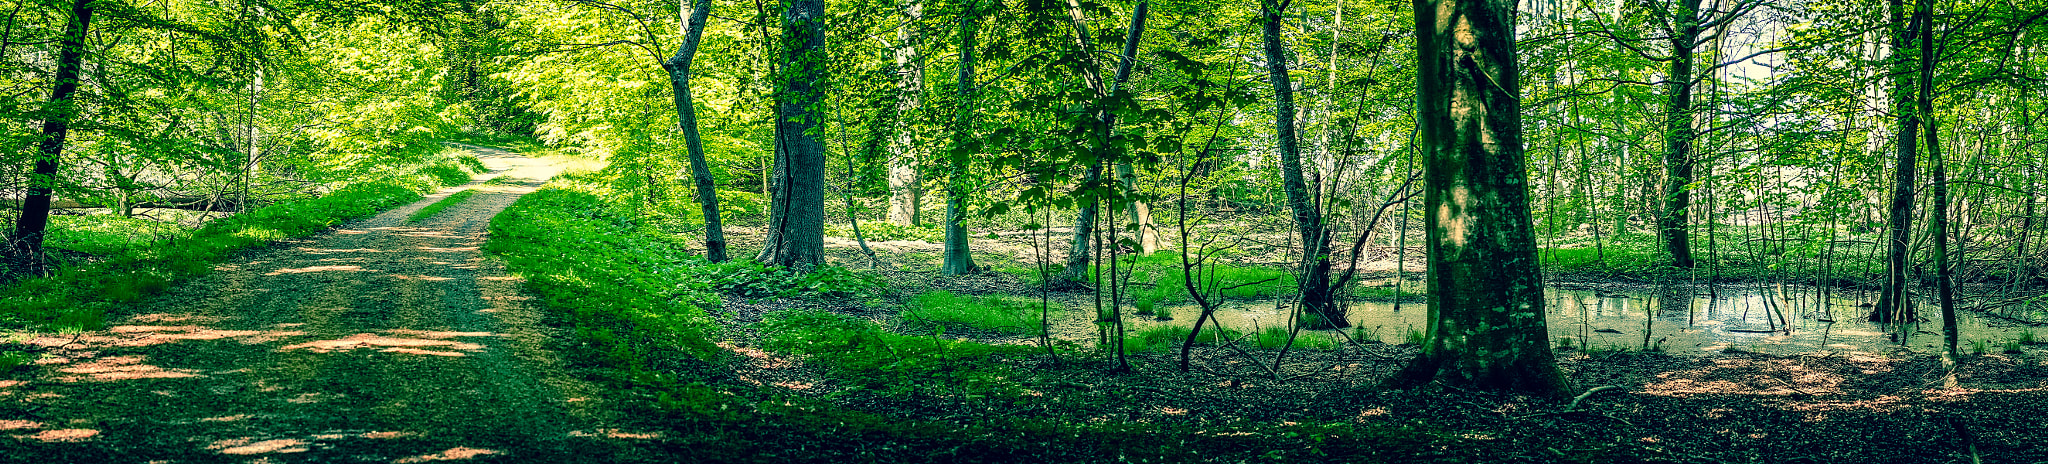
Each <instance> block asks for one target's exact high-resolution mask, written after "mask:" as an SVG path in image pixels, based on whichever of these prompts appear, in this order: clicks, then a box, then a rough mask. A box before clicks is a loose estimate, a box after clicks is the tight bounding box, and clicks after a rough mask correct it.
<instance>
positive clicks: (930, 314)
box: [901, 290, 1043, 335]
mask: <svg viewBox="0 0 2048 464" xmlns="http://www.w3.org/2000/svg"><path fill="white" fill-rule="evenodd" d="M901 317H902V318H903V320H904V321H906V322H912V323H920V324H927V325H939V326H944V325H960V326H966V327H972V328H976V329H981V330H988V331H994V332H1000V333H1006V334H1020V335H1021V334H1032V335H1035V334H1038V333H1041V332H1042V331H1043V330H1042V329H1043V327H1041V321H1040V320H1039V308H1038V304H1037V303H1035V302H1027V301H1023V300H1020V299H1014V298H1008V297H1000V296H994V297H973V296H960V295H955V294H953V292H948V291H944V290H939V291H933V292H927V293H925V294H922V295H918V296H917V297H916V298H913V299H911V302H910V305H909V307H908V308H905V309H904V310H903V312H902V314H901Z"/></svg>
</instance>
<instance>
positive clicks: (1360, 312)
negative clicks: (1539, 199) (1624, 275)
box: [1054, 284, 2048, 355]
mask: <svg viewBox="0 0 2048 464" xmlns="http://www.w3.org/2000/svg"><path fill="white" fill-rule="evenodd" d="M1545 297H1546V299H1547V301H1546V311H1547V322H1548V324H1549V327H1550V337H1551V343H1553V344H1562V343H1565V341H1566V340H1569V343H1570V344H1571V345H1572V346H1573V348H1575V349H1592V350H1641V349H1644V347H1645V346H1648V347H1651V348H1653V349H1661V350H1663V351H1666V352H1669V353H1672V354H1679V355H1687V354H1691V355H1700V354H1712V353H1718V352H1722V351H1727V350H1740V351H1750V352H1760V353H1772V354H1797V353H1804V352H1812V351H1822V350H1826V351H1864V352H1879V351H1884V350H1889V349H1893V348H1895V347H1898V346H1900V343H1899V342H1898V341H1897V337H1898V336H1899V334H1901V333H1903V334H1906V335H1905V345H1907V346H1910V347H1912V348H1913V349H1915V350H1918V351H1932V350H1935V349H1938V348H1937V347H1938V346H1939V344H1940V343H1941V336H1940V332H1941V320H1940V308H1939V307H1938V306H1936V305H1935V304H1934V303H1932V302H1927V301H1922V302H1920V303H1919V305H1918V306H1917V310H1918V311H1919V314H1920V317H1921V319H1922V320H1923V321H1924V322H1920V323H1917V324H1903V325H1902V324H1877V323H1871V322H1867V321H1866V319H1865V317H1866V316H1867V315H1868V314H1869V312H1870V308H1869V307H1868V306H1864V303H1865V302H1869V301H1874V300H1875V293H1874V292H1869V291H1862V292H1859V291H1845V290H1840V289H1823V288H1818V287H1808V286H1782V287H1779V286H1766V287H1760V286H1757V285H1724V286H1716V287H1707V286H1690V287H1662V288H1659V287H1619V288H1617V287H1607V286H1603V287H1601V288H1597V289H1595V288H1590V287H1584V286H1576V285H1572V284H1560V285H1554V286H1550V287H1548V288H1547V289H1546V291H1545ZM1277 303H1278V302H1276V301H1274V300H1254V301H1231V302H1228V303H1225V304H1224V305H1223V306H1222V307H1221V308H1218V309H1217V311H1216V314H1215V319H1216V320H1217V322H1218V323H1220V324H1221V325H1222V326H1223V327H1226V328H1228V329H1230V330H1232V331H1235V332H1240V333H1255V332H1260V331H1263V330H1267V329H1268V328H1272V327H1286V326H1287V321H1288V317H1289V314H1288V313H1289V310H1288V309H1287V308H1282V307H1280V305H1279V304H1277ZM1970 304H1971V302H1969V301H1963V302H1959V303H1958V308H1957V312H1958V313H1960V316H1961V317H1960V319H1959V324H1958V325H1959V327H1960V329H1961V332H1962V341H1961V349H1962V350H1963V351H1964V352H1966V353H1967V352H1970V351H1971V350H1972V346H1971V344H1972V342H1979V341H1981V342H1983V343H1984V344H1985V346H1986V348H1985V349H1986V350H1987V351H1988V352H1998V351H2002V350H2003V349H2004V346H2005V345H2006V344H2007V343H2010V342H2013V341H2014V340H2018V339H2020V338H2021V337H2022V334H2023V333H2024V332H2028V331H2029V330H2030V329H2031V330H2032V331H2033V332H2034V335H2037V336H2043V338H2048V327H2035V326H2033V325H2031V324H2029V322H2031V323H2033V324H2039V323H2042V322H2048V311H2042V310H2038V309H2031V310H2024V311H2023V312H2006V313H2001V315H2002V316H2003V317H1988V316H1985V315H1983V314H1981V313H1980V312H1978V311H1975V310H1971V309H1969V306H1970ZM1167 309H1168V310H1169V311H1170V312H1171V314H1172V315H1173V316H1174V318H1175V319H1174V320H1171V321H1156V320H1153V318H1151V317H1149V316H1139V315H1131V312H1132V311H1133V310H1132V309H1131V308H1128V307H1126V308H1125V309H1124V312H1125V314H1126V317H1127V321H1128V322H1126V324H1125V327H1126V330H1127V331H1128V332H1129V333H1131V334H1137V333H1139V332H1140V331H1143V330H1145V329H1148V328H1154V327H1159V326H1165V325H1174V326H1179V327H1188V326H1191V325H1193V324H1194V320H1195V319H1196V318H1197V317H1198V316H1199V315H1200V312H1201V310H1200V308H1198V307H1196V306H1193V305H1170V306H1168V308H1167ZM1086 313H1087V312H1086V311H1074V310H1070V311H1064V312H1060V313H1059V314H1055V315H1054V326H1055V329H1054V333H1055V334H1056V335H1055V336H1056V337H1059V338H1066V339H1072V340H1074V341H1084V340H1087V339H1093V338H1095V337H1096V335H1095V329H1094V327H1092V324H1090V321H1089V320H1087V319H1086V318H1085V316H1086ZM1348 316H1349V319H1350V321H1351V324H1352V325H1353V326H1354V327H1355V329H1346V330H1345V331H1344V333H1343V334H1342V335H1341V336H1340V335H1339V334H1337V333H1335V332H1336V331H1328V330H1324V331H1303V332H1302V335H1301V336H1302V337H1320V338H1322V339H1324V340H1340V341H1341V340H1342V338H1343V336H1354V337H1367V338H1373V339H1377V340H1378V341H1380V342H1385V343H1404V342H1406V341H1407V340H1408V339H1409V338H1410V337H1411V336H1412V335H1411V334H1410V333H1409V332H1411V331H1418V332H1419V331H1420V330H1422V328H1423V327H1424V323H1425V321H1426V320H1427V318H1428V310H1427V307H1426V305H1425V304H1423V303H1420V302H1412V303H1403V304H1401V305H1400V308H1399V310H1396V309H1395V305H1394V304H1393V303H1383V302H1352V303H1351V305H1350V311H1349V314H1348ZM2021 321H2026V322H2021ZM1213 329H1214V326H1208V327H1205V331H1206V330H1213ZM1321 344H1322V345H1325V346H1327V345H1328V344H1329V343H1327V342H1323V343H1321Z"/></svg>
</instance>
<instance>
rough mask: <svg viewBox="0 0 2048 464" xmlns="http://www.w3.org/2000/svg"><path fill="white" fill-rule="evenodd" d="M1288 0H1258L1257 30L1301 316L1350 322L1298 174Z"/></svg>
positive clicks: (1320, 323) (1319, 219)
mask: <svg viewBox="0 0 2048 464" xmlns="http://www.w3.org/2000/svg"><path fill="white" fill-rule="evenodd" d="M1290 2H1291V0H1262V1H1261V2H1260V4H1259V7H1260V11H1261V12H1262V13H1263V16H1264V17H1263V19H1262V20H1261V22H1262V24H1261V26H1262V27H1261V28H1260V29H1261V31H1262V33H1263V34H1264V39H1265V54H1266V56H1265V58H1266V70H1267V80H1268V81H1269V82H1270V83H1272V85H1273V128H1274V132H1275V133H1276V134H1278V137H1277V139H1278V143H1277V145H1278V147H1277V148H1278V149H1279V152H1280V177H1281V190H1284V191H1286V193H1287V207H1288V208H1289V209H1290V210H1292V211H1293V212H1294V224H1295V229H1296V231H1297V232H1299V233H1300V236H1301V237H1300V238H1301V267H1300V269H1297V272H1298V273H1299V274H1300V275H1301V277H1300V279H1298V282H1299V284H1300V286H1299V289H1300V291H1301V309H1302V314H1304V315H1307V316H1309V317H1304V318H1302V322H1303V323H1304V325H1305V326H1307V327H1310V328H1342V327H1350V326H1351V321H1350V320H1349V318H1348V317H1346V316H1345V314H1344V309H1343V308H1342V307H1340V306H1338V305H1337V304H1335V303H1336V302H1335V300H1336V298H1334V296H1335V295H1333V294H1332V293H1333V290H1334V289H1332V288H1330V234H1329V233H1328V230H1327V229H1328V225H1326V224H1324V223H1323V212H1322V208H1319V207H1317V206H1316V204H1315V199H1314V198H1312V197H1311V196H1310V195H1311V194H1310V193H1309V187H1308V180H1307V178H1306V176H1304V175H1303V174H1302V167H1301V142H1300V138H1299V134H1298V132H1299V130H1300V128H1299V127H1297V125H1296V124H1295V117H1294V110H1295V108H1294V106H1295V105H1294V84H1293V83H1292V82H1291V81H1290V80H1289V78H1288V74H1287V48H1286V47H1287V46H1286V44H1285V43H1283V42H1282V39H1283V37H1282V36H1281V34H1280V25H1281V24H1280V21H1281V17H1282V13H1284V10H1285V9H1286V8H1287V4H1288V3H1290Z"/></svg>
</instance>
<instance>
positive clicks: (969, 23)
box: [939, 0, 981, 275]
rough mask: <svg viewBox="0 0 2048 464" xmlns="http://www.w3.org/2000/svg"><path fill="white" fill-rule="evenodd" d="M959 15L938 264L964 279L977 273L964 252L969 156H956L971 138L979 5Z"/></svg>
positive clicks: (971, 1)
mask: <svg viewBox="0 0 2048 464" xmlns="http://www.w3.org/2000/svg"><path fill="white" fill-rule="evenodd" d="M962 8H963V9H962V11H961V12H960V73H959V80H958V82H957V83H956V84H955V87H956V90H955V91H957V92H959V98H958V101H956V102H955V105H954V108H953V140H952V150H948V152H949V153H948V154H947V156H946V158H947V160H948V162H947V168H948V169H947V172H946V244H945V257H944V260H943V261H942V262H940V264H939V273H941V274H946V275H964V274H973V273H977V272H981V267H980V266H976V265H974V252H973V251H972V250H970V249H968V248H967V226H966V219H967V211H966V209H965V207H964V206H965V205H964V203H965V202H966V199H967V194H968V187H969V184H968V183H967V180H968V172H967V169H968V161H969V159H970V156H971V155H970V154H967V153H960V150H961V147H965V146H967V145H968V143H967V142H968V139H969V138H970V137H973V136H974V130H973V127H974V95H975V88H974V52H975V48H976V47H979V46H980V43H978V42H976V41H975V36H976V35H978V34H980V33H981V10H980V8H981V5H980V2H979V0H968V2H967V3H966V4H965V5H962Z"/></svg>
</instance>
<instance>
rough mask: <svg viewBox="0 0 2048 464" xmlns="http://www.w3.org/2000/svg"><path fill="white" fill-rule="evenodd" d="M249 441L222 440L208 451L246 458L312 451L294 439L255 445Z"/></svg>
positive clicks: (265, 441) (237, 439)
mask: <svg viewBox="0 0 2048 464" xmlns="http://www.w3.org/2000/svg"><path fill="white" fill-rule="evenodd" d="M249 440H250V439H248V438H236V439H232V440H221V441H217V442H213V444H212V445H210V446H207V447H206V449H210V450H215V451H219V452H221V454H237V455H245V456H246V455H251V454H263V453H303V452H306V451H307V450H309V449H310V448H308V447H307V446H306V445H307V444H306V442H305V441H303V440H298V439H293V438H284V439H277V440H263V441H259V442H254V443H250V442H249Z"/></svg>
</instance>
